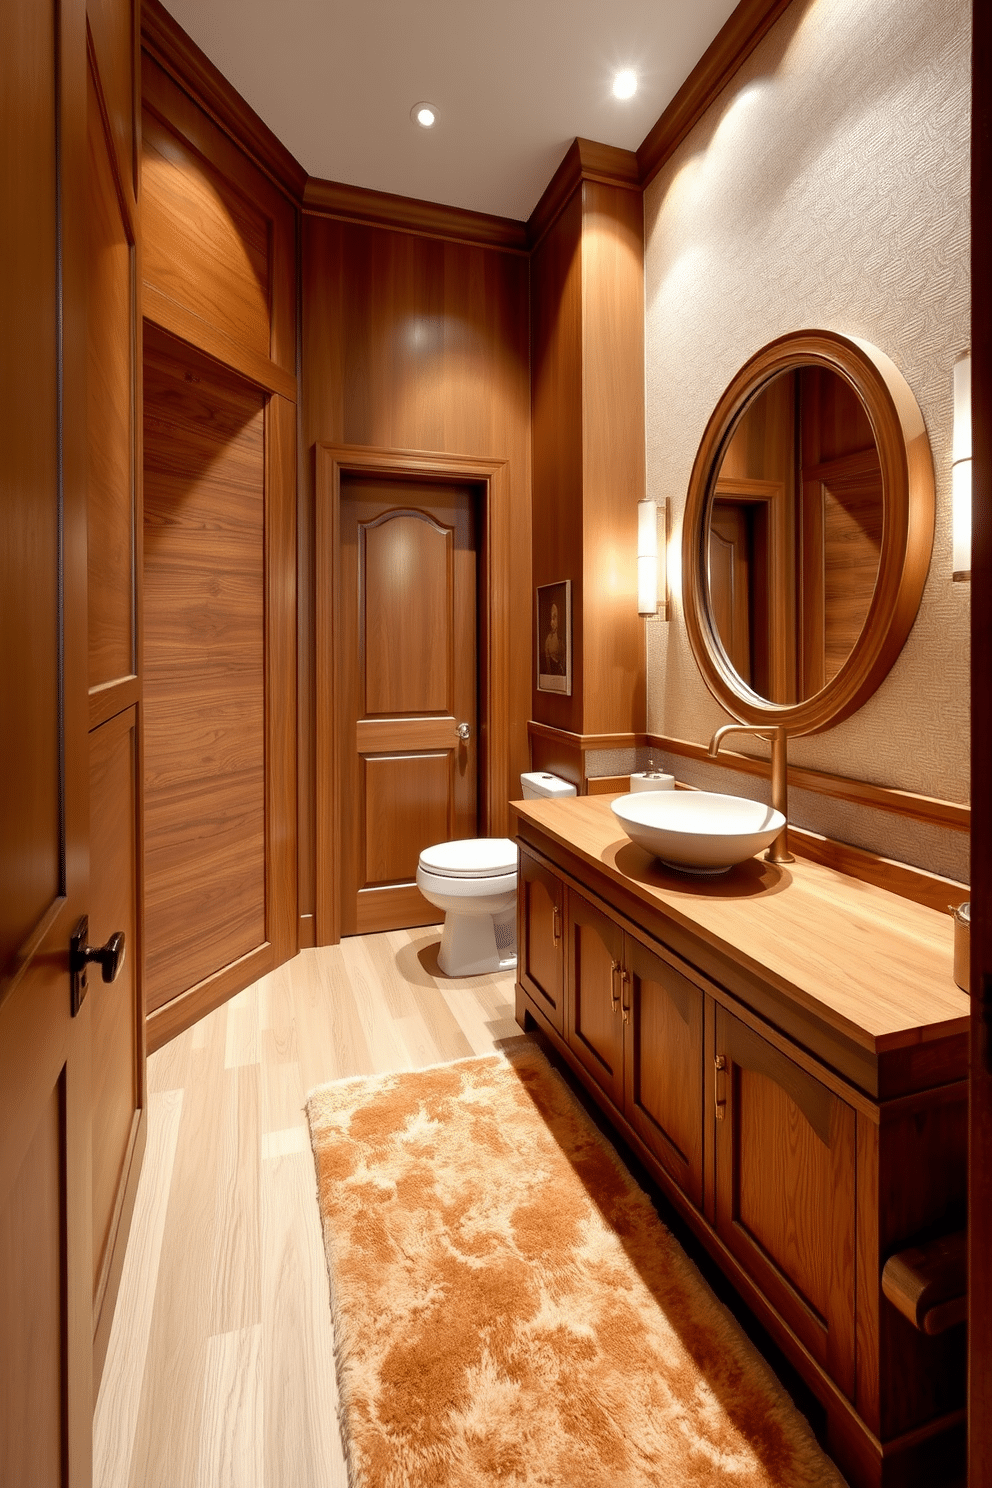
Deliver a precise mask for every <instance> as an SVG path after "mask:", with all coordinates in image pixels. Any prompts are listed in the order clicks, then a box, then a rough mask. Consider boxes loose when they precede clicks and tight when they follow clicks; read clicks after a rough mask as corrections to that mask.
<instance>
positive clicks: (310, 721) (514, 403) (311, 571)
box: [299, 214, 533, 915]
mask: <svg viewBox="0 0 992 1488" xmlns="http://www.w3.org/2000/svg"><path fill="white" fill-rule="evenodd" d="M303 385H304V403H303V420H302V426H303V445H304V448H305V449H306V450H312V449H313V447H314V445H315V444H318V443H319V444H321V445H328V446H334V447H335V448H336V449H337V450H338V451H342V456H341V457H342V458H344V453H343V452H344V451H347V450H352V451H354V452H355V453H356V454H361V453H362V452H363V451H365V452H368V451H369V450H373V451H374V450H381V451H386V452H389V451H392V452H396V451H412V452H423V456H422V458H423V459H424V460H425V461H426V462H427V465H428V466H430V468H433V469H435V470H440V471H447V472H448V474H449V475H452V474H458V473H459V471H460V470H462V469H464V472H465V474H464V478H466V479H468V478H472V476H473V474H474V473H476V472H477V476H476V478H478V479H481V480H484V481H486V482H487V483H488V491H489V495H488V497H487V500H491V501H492V502H493V503H495V504H496V506H498V508H499V511H498V517H499V520H498V521H494V522H493V524H492V527H491V529H487V533H486V534H484V535H483V557H482V565H483V569H484V571H485V573H486V574H487V576H489V578H491V580H492V582H491V583H489V588H490V593H491V603H490V605H489V608H488V610H487V613H485V614H484V615H483V616H482V617H481V620H482V626H481V629H480V640H481V651H482V659H483V661H484V662H485V663H487V664H488V666H489V670H490V673H491V676H492V679H493V680H492V682H491V683H489V682H487V683H486V684H485V685H486V686H488V687H490V692H491V694H492V697H493V702H492V706H491V707H490V708H489V710H488V711H489V717H488V723H487V728H488V733H487V736H486V737H485V738H484V739H481V740H480V744H481V751H480V763H482V762H483V761H484V760H486V759H488V758H490V757H491V758H492V759H494V760H496V759H498V760H500V761H501V764H500V766H499V771H500V780H499V782H498V784H496V783H493V784H492V786H491V787H490V786H487V790H488V791H489V792H490V796H491V798H492V799H491V803H490V804H491V810H490V819H491V820H492V821H493V822H495V820H496V818H495V817H494V816H493V812H494V811H501V812H502V813H503V815H504V817H505V811H506V802H507V801H508V800H510V799H513V798H515V797H516V795H517V794H518V790H519V783H518V779H519V775H520V772H521V771H523V770H525V769H527V768H528V765H529V753H528V748H527V731H526V725H527V718H528V716H529V713H530V682H529V678H530V675H531V667H532V659H531V654H530V650H531V607H532V603H533V596H532V590H531V583H530V519H531V506H530V439H529V396H530V392H529V345H528V265H527V261H526V260H525V259H524V258H522V257H521V256H519V255H518V254H515V253H508V252H502V251H498V250H496V249H492V248H486V247H482V246H474V245H469V244H465V243H459V242H451V241H441V240H435V239H431V238H428V237H425V236H419V235H415V234H414V233H411V232H401V231H393V230H389V229H387V228H375V227H368V226H362V225H358V224H355V223H350V222H344V221H338V220H332V219H329V218H324V217H318V216H312V215H309V214H304V218H303ZM449 457H450V458H449ZM454 457H457V458H454ZM318 458H319V456H318ZM459 462H462V463H461V464H459ZM316 464H317V461H316V460H315V459H314V458H313V457H311V459H310V460H309V461H308V462H307V469H306V479H305V481H304V483H303V485H302V487H301V497H300V518H299V531H300V535H301V536H300V541H301V552H300V584H301V589H300V598H299V603H300V633H299V634H300V658H299V659H300V665H299V690H300V723H299V740H300V742H299V751H300V752H299V768H300V911H301V913H302V914H303V915H307V914H310V913H312V912H313V911H314V909H315V907H316V903H317V882H316V881H317V862H316V852H317V849H316V841H315V829H316V814H317V812H318V811H319V810H320V808H319V805H315V802H316V800H317V794H318V776H317V769H318V767H317V760H316V754H315V750H314V744H313V741H314V739H315V736H316V723H317V719H316V714H315V707H316V699H317V689H318V686H322V685H323V680H324V679H322V678H321V677H320V676H319V674H318V671H317V668H316V665H315V653H316V649H317V646H318V644H320V643H322V642H321V638H319V637H318V634H317V625H318V623H319V622H318V619H317V614H318V608H319V605H320V603H321V602H322V597H321V594H320V592H319V589H318V587H317V586H318V584H319V585H323V584H325V583H326V582H327V576H326V574H325V573H324V572H323V570H322V569H319V568H317V567H316V566H315V565H316V564H317V563H318V562H319V560H318V559H317V558H316V557H315V553H314V549H313V545H312V538H311V534H312V533H313V532H314V530H315V524H316V516H315V499H316V498H315V478H316ZM494 509H495V507H494ZM487 543H491V544H495V545H497V546H493V547H487ZM318 576H319V577H318ZM487 582H488V579H487ZM324 597H325V598H326V596H324ZM323 639H326V637H324V638H323ZM493 688H496V689H497V692H496V693H492V689H493ZM500 735H502V742H500V740H499V737H498V736H500ZM482 768H483V770H484V772H485V773H486V774H487V778H491V777H492V769H491V768H490V766H489V765H488V764H485V763H482ZM493 768H495V767H493ZM497 797H498V798H500V799H499V800H498V799H496V798H497ZM323 867H324V868H325V869H326V865H323Z"/></svg>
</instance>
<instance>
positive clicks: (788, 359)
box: [682, 331, 934, 734]
mask: <svg viewBox="0 0 992 1488" xmlns="http://www.w3.org/2000/svg"><path fill="white" fill-rule="evenodd" d="M810 366H813V367H825V368H827V369H828V370H829V371H831V372H835V373H837V374H839V375H840V376H841V377H842V378H844V380H845V381H846V382H847V383H849V384H850V386H851V387H853V389H854V391H855V392H856V393H857V395H858V397H859V398H860V400H861V403H862V404H863V406H864V408H865V411H866V412H867V414H868V417H869V419H870V421H871V426H872V430H873V432H874V435H875V443H876V445H877V447H878V454H879V460H880V463H881V469H882V508H883V510H882V547H881V553H880V555H879V567H878V578H877V580H876V583H875V592H874V594H873V596H872V601H871V606H870V608H869V610H868V614H867V617H866V619H865V623H864V625H863V627H862V630H861V634H860V636H859V637H858V639H857V641H856V642H855V644H854V646H853V648H852V650H851V653H850V655H849V656H848V658H847V660H846V661H845V662H844V664H843V666H842V667H841V668H840V670H839V671H838V672H837V674H836V675H835V676H834V677H832V678H831V679H830V681H829V682H828V683H827V684H826V686H825V687H823V688H822V689H821V690H820V691H819V692H817V693H814V695H813V696H812V697H809V698H806V699H805V700H804V701H803V702H799V703H773V702H770V701H769V700H768V699H767V698H763V697H761V696H760V695H759V694H758V693H756V692H753V691H752V690H751V688H750V687H749V686H748V685H747V683H746V682H744V681H743V680H742V679H741V677H739V676H738V674H737V673H736V671H735V670H734V668H733V666H732V665H731V663H730V661H729V659H728V657H727V655H726V652H725V651H724V648H723V645H722V642H721V641H720V638H719V635H718V633H717V631H716V629H715V626H714V622H713V618H712V615H711V613H710V605H709V585H708V582H707V570H708V559H707V543H706V539H707V528H708V520H707V519H708V513H709V509H710V502H711V497H712V493H713V488H714V485H715V482H716V480H717V477H718V474H719V471H720V468H721V465H722V463H723V457H724V454H725V452H726V449H727V445H728V444H729V442H730V439H731V437H732V436H733V433H734V430H735V428H736V426H737V422H738V419H739V417H740V415H741V414H742V413H743V411H744V409H745V408H746V407H747V406H748V405H749V404H750V403H751V402H752V401H753V400H754V399H755V398H756V397H757V396H758V394H759V393H760V392H761V391H762V390H763V389H764V388H765V387H766V386H767V384H768V383H769V382H770V381H771V379H772V378H774V377H777V376H778V375H779V373H782V372H788V371H793V370H795V369H797V368H799V367H810ZM933 527H934V482H933V458H932V456H931V453H930V442H929V440H928V438H927V433H926V427H925V425H924V422H923V415H922V413H921V412H920V408H919V405H918V403H917V402H916V399H915V398H914V396H913V393H912V391H911V389H910V387H909V384H908V383H907V381H906V379H905V378H904V377H903V375H902V373H901V372H900V371H899V370H898V368H897V367H896V366H895V364H894V363H893V362H892V361H890V359H889V358H888V357H887V356H885V355H884V353H883V352H880V351H879V350H877V348H876V347H874V346H870V345H869V344H868V343H867V342H865V341H858V340H855V339H854V338H852V337H849V336H841V335H839V334H837V333H836V332H834V331H797V332H793V333H790V334H789V335H786V336H780V337H779V338H778V339H777V340H775V341H772V342H770V343H769V344H768V345H767V346H765V347H763V348H762V349H761V350H760V351H759V352H757V353H756V354H755V355H754V356H753V357H752V358H751V360H750V361H749V362H747V363H746V364H745V365H744V366H743V367H742V368H741V370H740V371H739V372H738V373H737V375H736V377H735V378H734V379H733V381H732V382H731V384H730V386H729V387H728V388H727V390H726V392H725V393H724V394H723V397H722V398H721V399H720V401H719V403H718V404H717V406H716V408H715V409H714V411H713V414H712V416H711V418H710V421H709V423H708V424H707V426H706V431H705V433H704V434H703V438H702V443H701V444H700V446H699V450H698V453H697V455H696V459H695V463H694V464H693V467H692V475H691V477H690V479H689V491H688V497H687V500H686V509H685V520H684V522H683V528H682V575H683V579H682V592H683V603H684V607H685V621H686V628H687V630H688V632H689V643H690V645H691V647H692V653H693V656H694V657H695V659H696V664H697V665H698V667H699V670H700V672H701V673H702V677H703V680H704V682H705V683H706V685H707V687H708V688H709V690H710V692H711V693H712V694H713V696H714V697H715V698H716V699H717V701H718V702H719V703H720V704H721V706H722V707H724V708H726V710H727V712H728V713H729V714H730V716H731V717H732V718H735V719H737V720H738V721H739V722H742V723H767V724H769V725H781V726H784V727H785V728H786V729H788V731H789V733H790V734H813V733H819V732H820V731H821V730H822V729H826V728H830V727H832V725H834V724H836V723H840V721H841V720H842V719H844V718H847V717H849V716H850V714H851V713H853V712H855V710H856V709H857V708H860V707H861V705H862V703H864V702H865V701H866V700H867V699H868V698H869V697H870V696H871V694H872V693H873V692H874V691H875V689H876V688H877V687H878V685H879V683H880V682H881V681H882V679H883V677H885V676H886V675H887V674H888V672H889V670H890V669H891V667H892V664H893V662H894V661H895V659H896V657H897V656H898V655H899V652H900V651H901V650H902V648H903V646H904V644H905V642H906V638H907V636H908V635H909V632H910V630H911V629H912V627H913V622H914V621H915V619H916V614H917V611H918V609H919V606H920V599H921V597H922V595H923V586H924V584H925V583H926V578H927V572H928V570H929V567H930V554H931V551H932V548H933Z"/></svg>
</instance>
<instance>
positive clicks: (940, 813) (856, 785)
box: [592, 734, 971, 832]
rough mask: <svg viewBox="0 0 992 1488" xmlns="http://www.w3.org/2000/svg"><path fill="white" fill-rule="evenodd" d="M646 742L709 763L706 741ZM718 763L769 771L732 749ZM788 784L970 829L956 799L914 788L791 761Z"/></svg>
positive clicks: (657, 737)
mask: <svg viewBox="0 0 992 1488" xmlns="http://www.w3.org/2000/svg"><path fill="white" fill-rule="evenodd" d="M645 742H646V743H647V744H649V745H650V746H651V748H653V749H658V750H664V751H665V752H666V753H668V754H678V755H682V756H683V757H684V758H685V759H694V760H700V761H702V762H704V763H712V761H711V760H710V757H709V754H708V753H707V749H706V745H705V744H696V743H694V742H692V741H690V740H687V739H674V738H670V737H668V736H667V735H665V734H649V735H647V738H646V741H645ZM592 747H593V748H605V747H609V746H604V745H594V746H592ZM718 763H720V764H726V766H727V768H728V769H731V770H741V771H743V772H744V773H745V774H747V775H767V774H768V761H767V760H762V759H757V758H755V757H754V756H753V755H748V754H739V753H738V752H737V751H735V750H721V751H720V759H719V761H718ZM789 784H790V785H791V786H794V787H795V788H796V789H797V790H808V791H815V792H816V793H817V794H818V795H821V796H832V797H834V798H835V799H836V800H838V801H850V802H852V803H853V804H854V805H856V806H873V807H875V808H877V809H878V810H879V811H891V812H893V813H894V814H895V815H896V816H905V817H909V818H910V819H911V820H913V821H918V822H924V823H926V824H927V825H928V826H935V827H946V828H948V829H950V830H951V831H954V832H968V831H970V830H971V808H970V807H969V806H965V805H962V804H961V803H960V802H958V801H944V800H941V799H940V798H939V797H936V796H923V795H918V794H917V793H916V792H914V791H905V790H899V789H897V788H896V787H894V786H888V785H872V784H870V783H869V782H868V781H867V780H852V779H850V778H848V777H847V776H844V775H831V774H828V773H827V772H826V771H824V770H807V769H804V768H803V767H802V766H801V765H793V764H790V765H789Z"/></svg>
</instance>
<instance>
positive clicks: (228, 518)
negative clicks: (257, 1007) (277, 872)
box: [144, 332, 266, 1010]
mask: <svg viewBox="0 0 992 1488" xmlns="http://www.w3.org/2000/svg"><path fill="white" fill-rule="evenodd" d="M144 371H145V381H144V407H145V417H144V424H145V433H144V447H145V574H144V584H145V591H144V592H145V606H144V608H145V905H146V910H145V915H146V918H145V925H146V937H147V995H146V1002H147V1006H148V1008H149V1009H150V1010H151V1009H154V1008H158V1007H160V1006H161V1005H162V1004H163V1003H165V1002H168V1001H169V1000H170V999H172V998H174V997H176V996H177V995H179V994H180V993H182V992H185V991H187V990H188V989H189V988H191V987H192V986H194V985H196V984H197V983H199V982H201V981H203V980H204V979H206V978H208V977H210V976H211V975H212V974H214V973H216V972H217V971H218V970H220V969H221V968H223V967H225V966H227V965H228V964H229V963H231V962H233V961H236V960H238V959H240V958H242V957H244V956H246V955H247V954H248V953H249V952H251V951H254V950H257V949H259V948H260V947H262V946H263V945H264V943H265V940H266V933H265V931H266V923H265V817H266V812H265V786H266V781H265V592H264V538H265V523H264V500H265V453H264V439H263V429H264V415H263V407H264V399H263V397H262V395H261V393H259V392H258V391H257V390H256V389H254V388H252V387H250V386H249V385H247V384H245V383H244V382H242V381H241V380H240V379H238V378H236V377H234V376H233V375H231V374H229V373H224V372H222V371H221V370H220V369H219V368H217V367H215V366H213V365H212V364H210V363H209V362H207V361H206V360H205V359H203V358H202V357H199V356H197V355H196V354H195V353H193V352H192V351H191V350H189V349H184V348H181V347H179V346H178V345H177V346H172V347H169V346H167V345H165V344H164V343H163V338H162V337H161V336H160V335H158V334H156V335H155V336H153V335H152V334H151V333H150V332H149V333H147V334H146V339H145V369H144Z"/></svg>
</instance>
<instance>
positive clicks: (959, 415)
mask: <svg viewBox="0 0 992 1488" xmlns="http://www.w3.org/2000/svg"><path fill="white" fill-rule="evenodd" d="M951 532H952V537H951V551H952V568H953V574H952V577H953V578H955V579H970V578H971V354H970V352H969V353H968V354H967V355H966V356H963V357H960V358H959V359H958V360H957V361H956V362H955V363H954V436H953V440H952V444H951Z"/></svg>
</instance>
